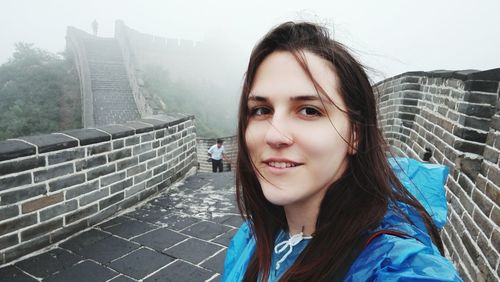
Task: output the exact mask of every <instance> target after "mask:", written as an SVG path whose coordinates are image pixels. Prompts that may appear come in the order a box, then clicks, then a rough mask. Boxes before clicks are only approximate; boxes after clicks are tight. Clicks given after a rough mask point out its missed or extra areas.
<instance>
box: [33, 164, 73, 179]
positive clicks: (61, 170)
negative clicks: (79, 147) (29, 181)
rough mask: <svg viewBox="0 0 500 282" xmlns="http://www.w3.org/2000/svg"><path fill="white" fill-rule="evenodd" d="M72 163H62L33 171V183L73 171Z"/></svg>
mask: <svg viewBox="0 0 500 282" xmlns="http://www.w3.org/2000/svg"><path fill="white" fill-rule="evenodd" d="M73 172H74V170H73V164H64V165H60V166H56V167H52V168H48V169H45V170H41V171H35V172H33V176H34V179H35V183H37V182H42V181H45V180H48V179H52V178H56V177H59V176H63V175H67V174H71V173H73Z"/></svg>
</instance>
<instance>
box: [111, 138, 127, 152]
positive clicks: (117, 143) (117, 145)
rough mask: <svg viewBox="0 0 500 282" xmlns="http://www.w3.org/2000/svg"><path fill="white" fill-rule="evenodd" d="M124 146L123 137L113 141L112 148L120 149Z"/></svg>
mask: <svg viewBox="0 0 500 282" xmlns="http://www.w3.org/2000/svg"><path fill="white" fill-rule="evenodd" d="M124 146H125V140H123V139H119V140H115V141H113V150H118V149H121V148H123V147H124Z"/></svg>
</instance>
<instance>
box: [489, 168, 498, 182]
mask: <svg viewBox="0 0 500 282" xmlns="http://www.w3.org/2000/svg"><path fill="white" fill-rule="evenodd" d="M487 177H488V179H489V180H490V181H491V182H493V183H500V169H499V168H498V167H495V166H491V167H490V169H488V175H487Z"/></svg>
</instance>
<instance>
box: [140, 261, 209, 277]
mask: <svg viewBox="0 0 500 282" xmlns="http://www.w3.org/2000/svg"><path fill="white" fill-rule="evenodd" d="M212 275H213V273H212V272H211V271H209V270H206V269H203V268H201V267H197V266H195V265H192V264H189V263H187V262H184V261H181V260H177V261H175V262H174V263H172V264H171V265H169V266H167V267H165V268H164V269H162V270H160V271H158V272H157V273H155V274H154V275H153V276H150V277H148V278H147V279H145V280H144V282H153V281H172V282H178V281H205V280H207V279H209V278H210V277H211V276H212Z"/></svg>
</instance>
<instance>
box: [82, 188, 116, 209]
mask: <svg viewBox="0 0 500 282" xmlns="http://www.w3.org/2000/svg"><path fill="white" fill-rule="evenodd" d="M108 195H109V189H108V188H105V189H102V190H98V191H95V192H92V193H90V194H87V195H85V196H83V197H81V198H80V199H79V200H78V202H79V203H80V206H81V207H82V206H86V205H88V204H90V203H93V202H96V201H98V200H100V199H102V198H104V197H106V196H108Z"/></svg>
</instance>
